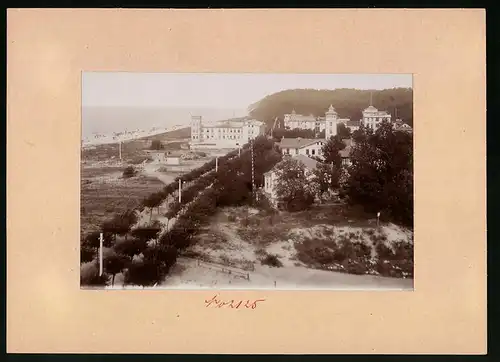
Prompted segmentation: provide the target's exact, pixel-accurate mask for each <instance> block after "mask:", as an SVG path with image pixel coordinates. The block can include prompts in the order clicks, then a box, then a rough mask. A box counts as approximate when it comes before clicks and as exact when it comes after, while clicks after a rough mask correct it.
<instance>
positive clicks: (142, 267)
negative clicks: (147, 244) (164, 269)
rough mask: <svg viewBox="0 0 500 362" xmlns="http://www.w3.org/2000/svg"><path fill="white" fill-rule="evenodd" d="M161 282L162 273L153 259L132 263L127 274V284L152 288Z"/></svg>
mask: <svg viewBox="0 0 500 362" xmlns="http://www.w3.org/2000/svg"><path fill="white" fill-rule="evenodd" d="M160 280H161V273H160V271H159V270H158V267H157V265H156V264H155V263H154V262H153V260H151V259H143V260H140V261H133V262H132V263H130V265H129V267H128V269H127V271H126V272H125V283H126V284H133V285H142V286H152V285H154V284H156V283H158V282H160Z"/></svg>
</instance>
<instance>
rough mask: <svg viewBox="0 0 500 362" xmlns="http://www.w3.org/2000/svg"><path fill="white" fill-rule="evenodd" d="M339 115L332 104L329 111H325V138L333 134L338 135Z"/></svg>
mask: <svg viewBox="0 0 500 362" xmlns="http://www.w3.org/2000/svg"><path fill="white" fill-rule="evenodd" d="M338 119H339V116H338V114H337V111H335V108H333V106H332V105H331V104H330V107H329V108H328V111H327V112H326V113H325V138H326V139H327V140H328V139H330V137H332V136H336V135H337V123H338Z"/></svg>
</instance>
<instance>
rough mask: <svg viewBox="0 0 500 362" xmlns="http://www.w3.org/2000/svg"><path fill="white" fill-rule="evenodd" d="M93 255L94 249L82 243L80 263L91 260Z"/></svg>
mask: <svg viewBox="0 0 500 362" xmlns="http://www.w3.org/2000/svg"><path fill="white" fill-rule="evenodd" d="M94 256H95V250H94V249H92V248H89V247H88V246H84V245H82V246H81V247H80V264H81V263H87V262H89V261H92V259H93V258H94Z"/></svg>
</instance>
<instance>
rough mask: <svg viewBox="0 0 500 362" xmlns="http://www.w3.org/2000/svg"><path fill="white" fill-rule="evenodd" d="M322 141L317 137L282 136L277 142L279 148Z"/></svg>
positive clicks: (295, 146) (298, 146)
mask: <svg viewBox="0 0 500 362" xmlns="http://www.w3.org/2000/svg"><path fill="white" fill-rule="evenodd" d="M321 141H324V140H322V139H317V138H282V139H281V142H280V143H279V147H280V148H302V147H306V146H310V145H313V144H315V143H316V142H321Z"/></svg>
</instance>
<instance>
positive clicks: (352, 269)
mask: <svg viewBox="0 0 500 362" xmlns="http://www.w3.org/2000/svg"><path fill="white" fill-rule="evenodd" d="M346 271H347V272H348V273H350V274H358V275H360V274H365V273H366V272H367V271H368V268H367V266H366V263H364V262H362V261H360V260H349V262H348V263H347V268H346Z"/></svg>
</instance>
